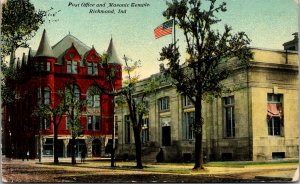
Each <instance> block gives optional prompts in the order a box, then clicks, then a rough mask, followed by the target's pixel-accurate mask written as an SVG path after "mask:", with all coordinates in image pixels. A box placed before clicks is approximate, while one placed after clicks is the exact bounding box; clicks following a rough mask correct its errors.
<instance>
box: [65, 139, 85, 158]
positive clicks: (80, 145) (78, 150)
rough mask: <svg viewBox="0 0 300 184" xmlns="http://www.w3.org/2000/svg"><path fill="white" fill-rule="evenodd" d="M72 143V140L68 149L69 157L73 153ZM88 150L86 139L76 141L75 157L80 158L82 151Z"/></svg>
mask: <svg viewBox="0 0 300 184" xmlns="http://www.w3.org/2000/svg"><path fill="white" fill-rule="evenodd" d="M71 141H72V139H71V140H70V141H69V144H68V147H67V155H68V157H71V156H72V152H71ZM84 149H85V150H86V144H85V141H84V139H76V140H75V157H78V156H80V153H81V151H82V150H84Z"/></svg>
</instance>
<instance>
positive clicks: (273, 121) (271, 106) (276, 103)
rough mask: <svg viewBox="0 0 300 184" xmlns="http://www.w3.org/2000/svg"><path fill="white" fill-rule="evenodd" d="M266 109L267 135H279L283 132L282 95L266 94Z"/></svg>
mask: <svg viewBox="0 0 300 184" xmlns="http://www.w3.org/2000/svg"><path fill="white" fill-rule="evenodd" d="M267 109H268V110H267V122H268V135H270V136H281V135H282V134H283V133H282V132H283V131H282V130H283V110H282V95H281V94H268V105H267Z"/></svg>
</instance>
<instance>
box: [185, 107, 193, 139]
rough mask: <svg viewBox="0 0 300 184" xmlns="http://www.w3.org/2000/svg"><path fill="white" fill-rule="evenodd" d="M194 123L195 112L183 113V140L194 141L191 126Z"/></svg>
mask: <svg viewBox="0 0 300 184" xmlns="http://www.w3.org/2000/svg"><path fill="white" fill-rule="evenodd" d="M194 121H195V112H184V113H183V126H182V129H183V138H184V139H185V140H191V139H194V132H193V124H194Z"/></svg>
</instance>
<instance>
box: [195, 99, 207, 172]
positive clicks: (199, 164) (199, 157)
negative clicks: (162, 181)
mask: <svg viewBox="0 0 300 184" xmlns="http://www.w3.org/2000/svg"><path fill="white" fill-rule="evenodd" d="M201 99H202V98H201V97H196V104H195V124H194V125H195V127H194V128H195V139H196V141H195V166H194V168H193V170H198V169H204V166H203V144H202V133H203V131H202V124H203V122H202V103H201Z"/></svg>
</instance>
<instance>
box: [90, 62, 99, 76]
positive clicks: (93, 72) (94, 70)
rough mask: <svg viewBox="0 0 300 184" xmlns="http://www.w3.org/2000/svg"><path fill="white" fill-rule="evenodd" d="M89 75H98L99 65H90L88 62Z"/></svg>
mask: <svg viewBox="0 0 300 184" xmlns="http://www.w3.org/2000/svg"><path fill="white" fill-rule="evenodd" d="M88 75H98V65H97V63H89V62H88Z"/></svg>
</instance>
